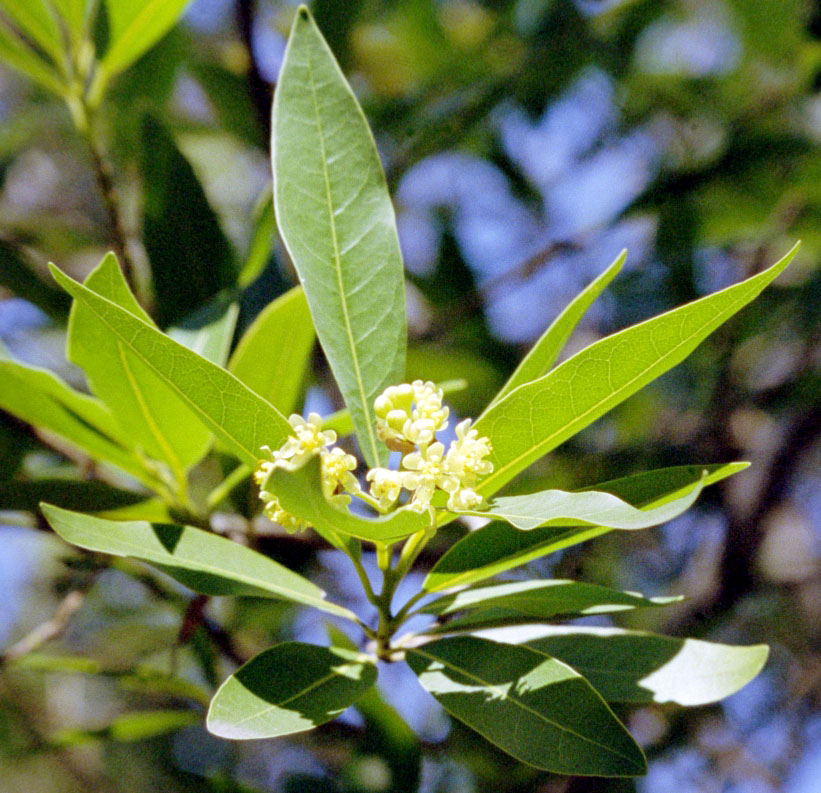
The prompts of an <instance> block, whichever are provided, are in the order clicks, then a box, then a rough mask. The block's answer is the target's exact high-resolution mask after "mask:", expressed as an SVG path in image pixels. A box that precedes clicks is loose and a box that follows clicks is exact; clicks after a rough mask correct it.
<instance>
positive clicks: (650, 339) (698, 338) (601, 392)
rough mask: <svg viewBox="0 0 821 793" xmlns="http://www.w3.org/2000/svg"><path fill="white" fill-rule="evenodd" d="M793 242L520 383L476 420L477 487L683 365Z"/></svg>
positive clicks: (484, 488)
mask: <svg viewBox="0 0 821 793" xmlns="http://www.w3.org/2000/svg"><path fill="white" fill-rule="evenodd" d="M797 249H798V248H797V246H796V247H793V249H792V250H791V251H790V252H789V253H788V254H787V255H786V256H784V257H783V258H782V259H781V260H780V261H779V262H777V263H776V264H774V265H773V266H772V267H770V268H769V269H768V270H765V271H764V272H762V273H759V274H758V275H756V276H753V277H752V278H748V279H747V280H746V281H742V282H741V283H740V284H736V285H735V286H731V287H729V288H727V289H724V290H722V291H720V292H716V293H715V294H712V295H709V296H708V297H705V298H702V299H701V300H696V301H694V302H693V303H689V304H688V305H685V306H682V307H680V308H677V309H674V310H673V311H669V312H667V313H666V314H662V315H660V316H658V317H654V318H653V319H649V320H647V321H646V322H642V323H640V324H638V325H635V326H633V327H632V328H627V329H626V330H623V331H621V332H620V333H616V334H614V335H612V336H608V337H607V338H605V339H602V340H601V341H598V342H596V343H595V344H592V345H590V346H589V347H587V348H586V349H584V350H582V351H581V352H579V353H577V354H576V355H574V356H573V357H572V358H570V359H569V360H567V361H565V362H564V363H562V364H560V365H559V366H558V367H556V369H554V370H553V371H552V372H550V373H549V374H547V375H545V376H544V377H541V378H539V379H538V380H535V381H533V382H531V383H528V384H526V385H523V386H520V387H519V388H517V389H516V390H515V391H512V392H511V393H509V394H508V395H507V396H506V397H505V398H504V399H502V400H501V401H499V402H497V403H496V404H494V405H493V407H492V408H491V409H490V410H488V412H487V413H485V415H484V416H482V418H481V419H479V421H478V422H477V423H476V429H477V430H478V432H479V434H480V435H487V436H488V437H489V438H490V439H491V441H492V443H493V452H492V454H491V458H490V459H491V461H492V462H493V465H494V471H493V473H492V474H490V475H489V476H487V477H486V478H485V479H484V481H483V482H482V483H481V484H480V485H479V488H478V489H479V491H480V492H481V493H483V494H484V495H491V494H492V493H495V492H496V491H497V490H498V489H499V488H500V487H502V485H504V484H505V483H506V482H508V481H510V480H511V479H512V478H513V477H514V476H516V474H518V473H520V472H521V471H523V470H524V469H525V468H527V467H528V466H529V465H530V464H531V463H532V462H535V461H536V460H538V459H539V458H540V457H542V456H543V455H545V454H546V453H547V452H549V451H551V450H552V449H555V448H556V447H557V446H558V445H559V444H560V443H562V442H563V441H565V440H567V439H568V438H570V437H572V436H573V435H575V434H576V433H577V432H579V431H580V430H582V429H584V428H585V427H586V426H588V425H589V424H592V423H593V422H594V421H595V420H596V419H597V418H599V417H600V416H603V415H604V414H605V413H607V411H609V410H610V409H611V408H614V407H615V406H616V405H618V404H619V403H620V402H622V401H624V400H625V399H627V397H629V396H631V395H632V394H634V393H635V392H636V391H638V390H639V389H641V388H642V387H643V386H645V385H646V384H647V383H649V382H650V381H652V380H654V379H655V378H656V377H658V376H659V375H661V374H663V373H664V372H666V371H667V370H668V369H671V368H672V367H673V366H675V365H676V364H678V363H681V361H683V360H684V359H685V358H686V357H687V356H688V355H689V354H690V353H691V352H692V351H693V350H694V349H695V348H696V347H697V346H698V345H699V344H700V343H701V342H702V341H703V340H704V339H705V338H706V337H707V336H708V335H709V334H710V333H712V332H713V331H714V330H715V329H716V328H717V327H718V326H719V325H721V324H722V323H724V322H726V321H727V320H728V319H729V318H730V317H731V316H732V315H733V314H735V313H736V312H737V311H738V310H740V309H741V308H743V307H744V306H745V305H747V303H749V302H750V301H752V300H753V299H755V298H756V297H757V296H758V295H759V294H760V293H761V291H762V290H763V289H764V288H765V287H766V286H767V285H768V284H769V283H770V282H771V281H773V280H774V279H775V278H776V277H777V276H778V274H779V273H781V272H782V271H783V270H784V268H785V267H786V266H787V265H788V264H789V263H790V261H792V258H793V257H794V256H795V253H796V251H797Z"/></svg>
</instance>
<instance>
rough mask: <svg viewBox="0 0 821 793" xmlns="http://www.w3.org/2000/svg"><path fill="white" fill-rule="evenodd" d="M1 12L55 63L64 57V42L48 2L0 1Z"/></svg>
mask: <svg viewBox="0 0 821 793" xmlns="http://www.w3.org/2000/svg"><path fill="white" fill-rule="evenodd" d="M0 10H2V11H5V13H6V14H8V15H9V17H10V18H11V19H12V20H13V21H14V23H15V24H16V25H18V27H19V28H20V30H21V31H22V32H23V33H25V34H26V35H27V36H29V37H30V39H31V40H32V41H34V42H35V43H37V44H39V45H40V46H41V47H42V48H43V50H44V51H45V52H47V53H48V54H49V55H50V56H51V57H52V58H54V60H55V61H60V60H61V59H62V58H63V57H64V55H63V41H62V36H61V34H60V30H59V28H58V27H57V22H56V20H55V18H54V14H53V12H52V11H51V9H50V8H49V7H48V3H47V0H0Z"/></svg>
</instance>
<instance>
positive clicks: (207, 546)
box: [41, 504, 354, 619]
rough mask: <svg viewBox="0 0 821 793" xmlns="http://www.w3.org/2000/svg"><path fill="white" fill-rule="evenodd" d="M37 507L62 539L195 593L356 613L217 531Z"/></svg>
mask: <svg viewBox="0 0 821 793" xmlns="http://www.w3.org/2000/svg"><path fill="white" fill-rule="evenodd" d="M41 506H42V510H43V514H44V515H45V516H46V518H47V520H48V522H49V523H50V524H51V527H52V528H53V529H54V531H56V532H57V534H59V535H60V536H61V537H62V538H63V539H64V540H65V541H66V542H70V543H72V544H73V545H77V546H79V547H80V548H86V549H87V550H90V551H99V552H101V553H108V554H112V555H113V556H128V557H131V558H133V559H139V560H140V561H143V562H148V563H149V564H150V565H153V566H154V567H156V568H158V569H159V570H162V571H163V572H164V573H167V574H168V575H170V576H172V577H173V578H174V579H176V580H177V581H179V582H180V583H182V584H184V585H185V586H187V587H189V588H191V589H193V590H195V591H196V592H202V593H204V594H206V595H240V596H245V597H263V598H275V599H278V600H290V601H294V602H295V603H301V604H303V605H306V606H313V607H314V608H317V609H320V610H321V611H326V612H328V613H329V614H335V615H337V616H338V617H346V618H348V619H353V618H354V615H353V614H352V613H351V612H350V611H348V609H345V608H342V607H341V606H337V605H336V604H335V603H329V602H328V601H326V600H325V593H324V592H323V591H322V590H321V589H320V588H319V587H318V586H316V585H315V584H312V583H311V582H310V581H308V580H307V579H306V578H303V577H302V576H301V575H297V573H294V572H293V571H291V570H289V569H288V568H287V567H283V566H282V565H281V564H279V563H278V562H275V561H273V560H272V559H269V558H268V557H267V556H263V555H262V554H261V553H257V552H256V551H252V550H251V549H250V548H246V547H245V546H243V545H240V544H239V543H236V542H232V541H231V540H227V539H225V538H224V537H219V536H217V535H216V534H210V533H209V532H207V531H202V530H201V529H195V528H193V527H191V526H176V525H174V524H170V523H149V522H148V521H144V520H140V521H124V522H118V521H113V520H104V519H103V518H94V517H91V516H89V515H83V514H82V513H79V512H70V511H69V510H65V509H60V508H59V507H55V506H52V505H51V504H42V505H41Z"/></svg>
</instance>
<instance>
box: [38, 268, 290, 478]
mask: <svg viewBox="0 0 821 793" xmlns="http://www.w3.org/2000/svg"><path fill="white" fill-rule="evenodd" d="M51 272H52V274H53V275H54V278H55V280H56V281H57V283H59V284H60V286H62V287H63V288H64V289H65V290H66V291H67V292H68V293H69V294H71V295H72V296H73V297H74V298H76V299H77V300H79V301H80V302H82V303H84V304H85V305H87V306H88V307H89V308H91V309H92V310H93V311H94V313H95V314H96V315H97V317H99V318H100V320H102V322H103V323H104V324H105V326H106V328H107V329H108V332H110V333H111V334H113V335H114V336H116V337H117V338H118V339H120V340H121V341H122V342H123V343H124V345H125V347H127V348H128V349H129V350H130V351H131V352H133V353H134V354H135V355H136V356H137V357H138V358H140V359H141V360H142V361H143V362H144V363H146V364H147V365H148V367H149V368H150V369H152V370H153V371H154V372H155V373H156V374H157V375H158V376H159V377H160V378H161V379H162V380H163V381H164V382H165V383H166V384H167V385H168V386H169V387H170V388H171V390H172V391H174V392H175V393H176V394H177V395H178V396H179V397H180V398H181V399H182V400H183V401H184V402H186V403H187V404H188V406H189V407H190V408H191V409H192V410H193V411H194V413H196V414H197V416H199V417H200V419H201V420H202V422H203V423H204V424H206V425H207V426H208V427H209V428H210V429H211V430H212V431H213V432H214V433H215V434H216V435H218V436H219V437H220V438H221V439H222V440H223V441H225V443H226V444H227V445H228V447H229V448H230V449H231V451H232V452H233V453H234V454H236V455H237V456H238V457H239V459H240V460H241V461H242V462H245V463H247V464H248V465H251V466H254V465H256V462H257V458H258V455H259V449H260V447H261V446H263V445H266V444H267V445H269V446H271V447H272V448H276V447H278V446H281V445H282V444H283V443H284V442H285V439H286V438H287V437H288V435H290V433H291V425H290V424H289V423H288V421H287V419H286V418H285V417H284V416H283V415H282V414H281V413H280V412H279V411H278V410H277V409H276V408H274V407H273V406H272V405H270V404H269V403H268V402H266V401H265V400H264V399H262V398H261V397H259V396H257V395H256V394H255V393H253V391H251V390H250V389H248V387H247V386H245V385H243V384H242V383H241V382H240V381H239V380H237V378H236V377H234V376H233V375H232V374H230V373H229V372H227V371H226V370H225V369H222V368H221V367H219V366H216V365H215V364H212V363H211V362H210V361H207V360H205V358H203V357H201V356H199V355H197V354H196V353H195V352H192V351H191V350H189V349H188V348H187V347H183V346H182V345H181V344H178V343H177V342H175V341H174V340H173V339H170V338H168V336H166V335H165V334H163V333H160V332H159V331H158V330H157V329H156V328H153V327H151V326H150V325H148V324H147V323H145V322H143V321H142V320H141V319H139V318H137V317H135V316H134V315H133V314H130V313H129V312H128V311H125V310H124V309H122V308H120V307H119V306H117V305H115V304H114V303H112V302H111V301H110V300H107V299H105V298H104V297H100V295H98V294H96V293H95V292H92V291H91V290H89V289H87V288H86V287H84V286H83V285H82V284H79V283H77V282H76V281H75V280H74V279H72V278H69V276H67V275H65V273H62V272H60V270H58V269H57V268H56V267H54V266H53V265H52V266H51Z"/></svg>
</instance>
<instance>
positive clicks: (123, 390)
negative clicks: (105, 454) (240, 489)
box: [67, 253, 211, 481]
mask: <svg viewBox="0 0 821 793" xmlns="http://www.w3.org/2000/svg"><path fill="white" fill-rule="evenodd" d="M85 286H86V288H87V289H89V290H91V291H93V292H95V293H96V294H97V295H99V296H101V297H104V298H106V299H108V300H110V301H111V302H112V303H114V304H116V305H117V306H119V307H120V308H122V309H124V310H125V311H128V312H129V313H130V314H132V315H133V316H134V317H135V318H137V320H140V321H141V322H142V323H144V324H145V325H147V326H150V327H151V328H152V330H154V331H155V332H156V333H157V334H158V335H159V333H160V332H159V331H158V330H156V327H155V326H154V323H153V322H152V321H151V319H150V317H149V316H148V314H146V313H145V311H144V310H143V309H142V307H141V306H140V305H139V303H138V302H137V300H136V299H135V297H134V295H133V294H131V291H130V289H129V288H128V284H127V283H126V281H125V278H124V277H123V274H122V272H121V270H120V265H119V264H118V263H117V257H116V256H114V254H113V253H109V254H108V255H106V256H105V257H104V258H103V260H102V261H101V262H100V264H99V265H98V266H97V267H96V268H95V269H94V270H92V272H91V273H90V274H89V276H88V278H86V280H85ZM67 353H68V358H69V360H70V361H73V362H74V363H76V364H77V365H78V366H80V367H81V368H82V369H83V371H85V373H86V377H87V378H88V382H89V385H90V387H91V390H92V391H93V392H94V393H95V394H96V395H97V396H98V397H100V399H102V400H103V401H104V402H105V403H106V404H107V405H108V407H109V409H110V410H111V411H112V413H113V414H114V416H115V418H116V419H117V420H118V422H119V423H120V426H121V428H122V430H123V431H124V432H126V433H128V435H129V437H130V438H132V439H133V440H134V442H135V443H136V444H137V445H139V446H140V447H141V448H142V449H144V450H145V453H146V454H148V455H149V456H150V457H153V458H154V459H155V460H161V461H163V462H166V463H167V464H168V465H169V467H170V468H171V470H172V471H173V472H174V474H175V476H176V478H177V480H178V481H182V480H184V478H185V470H186V469H187V468H188V467H190V466H191V465H192V464H193V463H195V462H197V461H198V460H199V459H200V458H201V457H202V456H203V454H205V452H206V451H207V449H208V446H209V445H210V443H211V432H210V431H209V429H208V428H207V427H206V426H205V425H204V424H203V423H202V421H201V420H200V418H199V416H197V415H196V414H195V413H194V412H193V411H192V410H191V408H190V407H189V406H188V405H187V404H186V402H185V401H184V400H182V399H181V398H180V397H179V396H178V395H177V393H175V391H174V390H173V388H171V387H169V386H168V385H167V384H166V383H165V382H164V381H163V379H162V377H160V376H158V375H157V373H156V372H155V371H154V370H153V369H152V368H151V367H150V366H148V365H146V363H145V362H144V361H143V360H142V359H141V358H140V357H139V356H138V355H136V354H135V353H134V352H133V351H132V350H131V349H130V348H129V347H128V345H127V344H126V343H125V342H124V341H123V340H122V339H120V338H119V337H117V336H116V335H115V334H113V333H111V331H110V330H109V328H108V326H107V325H106V323H105V322H104V321H103V320H102V319H101V318H100V317H99V316H98V315H97V314H96V313H95V312H94V310H93V309H92V308H90V307H89V306H87V305H85V304H84V303H83V302H82V301H80V300H75V302H74V305H73V306H72V308H71V315H70V317H69V323H68V343H67Z"/></svg>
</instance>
